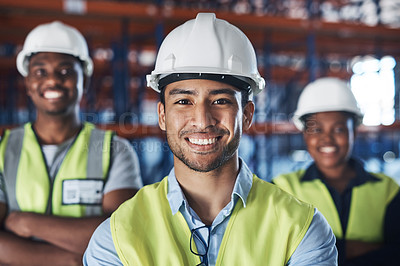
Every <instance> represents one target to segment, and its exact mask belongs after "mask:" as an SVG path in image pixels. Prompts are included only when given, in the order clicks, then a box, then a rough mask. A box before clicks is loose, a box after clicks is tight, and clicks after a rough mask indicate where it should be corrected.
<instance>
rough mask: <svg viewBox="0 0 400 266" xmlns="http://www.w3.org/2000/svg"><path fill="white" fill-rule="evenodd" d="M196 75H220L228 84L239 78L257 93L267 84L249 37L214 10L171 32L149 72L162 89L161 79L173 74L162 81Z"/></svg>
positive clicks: (149, 78)
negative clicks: (218, 15) (261, 73)
mask: <svg viewBox="0 0 400 266" xmlns="http://www.w3.org/2000/svg"><path fill="white" fill-rule="evenodd" d="M172 74H176V75H172ZM180 74H183V75H180ZM190 74H195V75H190ZM196 75H197V78H205V79H209V78H210V79H215V80H217V77H218V78H219V79H222V80H220V81H221V82H225V83H229V81H228V80H227V79H230V81H232V79H235V78H236V80H239V83H240V81H242V82H243V81H244V82H245V84H246V87H248V89H249V92H250V93H254V94H257V93H259V92H260V91H261V90H263V89H264V87H265V81H264V79H263V78H262V77H261V76H260V74H259V73H258V69H257V59H256V53H255V51H254V48H253V46H252V44H251V42H250V41H249V39H248V38H247V37H246V35H245V34H244V33H243V32H242V31H241V30H240V29H238V28H237V27H235V26H234V25H232V24H230V23H228V22H227V21H225V20H222V19H217V18H216V17H215V14H214V13H199V14H198V15H197V17H196V19H192V20H189V21H187V22H186V23H184V24H182V25H180V26H178V27H177V28H175V29H174V30H173V31H171V32H170V33H169V34H168V35H167V37H166V38H165V39H164V41H163V43H162V44H161V47H160V49H159V51H158V55H157V59H156V64H155V69H154V70H153V71H152V72H151V74H149V75H147V85H148V86H149V87H151V88H153V89H154V90H155V91H157V92H160V90H161V89H162V87H163V86H162V84H161V85H160V84H159V82H160V80H162V79H163V78H165V77H168V76H170V77H169V81H168V82H161V83H164V85H167V84H168V83H171V82H173V81H177V80H181V79H191V78H196ZM171 76H174V77H172V79H171ZM229 84H230V83H229Z"/></svg>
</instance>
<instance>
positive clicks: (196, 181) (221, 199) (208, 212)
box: [174, 156, 239, 225]
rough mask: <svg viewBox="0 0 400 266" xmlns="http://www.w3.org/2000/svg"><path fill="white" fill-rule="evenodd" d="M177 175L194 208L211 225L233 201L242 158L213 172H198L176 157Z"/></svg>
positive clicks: (235, 158)
mask: <svg viewBox="0 0 400 266" xmlns="http://www.w3.org/2000/svg"><path fill="white" fill-rule="evenodd" d="M174 169H175V176H176V179H177V181H178V182H179V185H180V186H181V188H182V190H183V193H184V194H185V197H186V198H187V200H188V202H189V205H190V207H191V208H192V209H193V210H194V211H195V212H196V214H197V215H198V216H199V217H200V219H201V220H202V221H203V223H205V224H206V225H211V224H212V222H213V221H214V219H215V217H216V216H217V215H218V213H219V212H220V211H221V210H222V209H223V208H224V207H225V206H226V205H227V204H228V203H229V202H230V200H231V194H232V191H233V187H234V185H235V181H236V178H237V175H238V173H239V159H238V157H237V156H234V157H233V158H231V159H230V160H229V161H228V162H227V163H225V164H224V165H223V166H220V167H219V168H217V169H215V170H212V171H210V172H197V171H194V170H192V169H190V168H188V167H187V166H186V165H184V164H183V163H182V162H181V161H180V160H179V159H177V158H174Z"/></svg>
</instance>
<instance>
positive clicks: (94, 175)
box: [0, 123, 112, 217]
mask: <svg viewBox="0 0 400 266" xmlns="http://www.w3.org/2000/svg"><path fill="white" fill-rule="evenodd" d="M111 139H112V132H111V131H103V130H99V129H96V128H95V127H94V125H93V124H90V123H84V126H83V128H82V130H81V131H80V132H79V134H78V136H77V137H76V139H75V140H74V142H73V143H72V145H71V147H70V148H69V150H68V152H67V154H66V155H65V158H64V160H63V162H62V163H61V165H60V167H59V169H58V172H57V175H56V177H55V178H54V182H52V181H51V178H50V177H49V174H48V170H47V166H46V163H45V159H44V156H43V153H42V150H41V147H40V144H39V142H38V140H37V137H36V135H35V133H34V131H33V129H32V125H31V124H30V123H27V124H25V125H24V126H23V127H19V128H16V129H12V130H7V131H6V132H5V134H4V137H3V139H2V141H1V143H0V171H1V172H2V173H3V176H4V181H5V186H6V192H7V201H8V202H7V203H8V206H9V210H20V211H30V212H36V213H43V214H44V213H47V214H54V215H60V216H70V217H82V216H86V215H87V214H93V213H98V212H100V214H101V197H102V190H103V187H104V182H105V179H106V176H107V174H108V168H109V164H110V154H111V153H110V151H111ZM93 186H94V187H96V188H99V190H97V189H93ZM85 192H87V193H91V194H93V193H100V194H99V195H97V194H94V197H93V198H95V199H94V201H93V199H87V198H85V197H86V196H88V195H84V193H85ZM92 196H93V195H92ZM98 199H100V202H99V200H98ZM91 200H92V201H91Z"/></svg>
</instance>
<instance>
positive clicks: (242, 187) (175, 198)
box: [167, 158, 253, 215]
mask: <svg viewBox="0 0 400 266" xmlns="http://www.w3.org/2000/svg"><path fill="white" fill-rule="evenodd" d="M239 165H240V170H239V174H238V176H237V178H236V181H235V185H234V187H233V191H232V194H231V201H233V202H235V203H236V201H237V199H241V200H242V202H243V206H244V207H246V201H247V196H248V195H249V192H250V189H251V186H252V184H253V173H252V172H251V171H250V169H249V168H248V167H247V165H246V163H245V162H243V160H242V159H240V158H239ZM167 199H168V202H169V205H170V207H171V211H172V215H175V214H176V213H177V212H178V211H179V208H181V206H184V207H185V208H187V206H188V205H189V204H188V203H187V200H186V198H185V195H184V194H183V191H182V189H181V187H180V186H179V183H178V181H177V180H176V176H175V170H174V168H172V169H171V171H170V172H169V174H168V193H167Z"/></svg>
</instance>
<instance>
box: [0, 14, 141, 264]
mask: <svg viewBox="0 0 400 266" xmlns="http://www.w3.org/2000/svg"><path fill="white" fill-rule="evenodd" d="M17 67H18V71H19V72H20V73H21V75H22V76H24V77H25V85H26V92H27V94H28V96H29V97H30V99H31V100H32V102H33V104H34V105H35V107H36V120H35V121H34V122H32V123H27V124H25V125H23V126H21V127H19V128H16V129H12V130H7V131H5V133H4V136H3V138H2V140H1V143H0V222H1V224H2V230H0V264H2V265H3V264H7V265H8V264H12V265H79V264H81V260H82V255H83V252H84V250H85V248H86V246H87V244H88V242H89V239H90V236H91V234H92V233H93V231H94V229H95V228H96V227H97V226H98V225H99V224H100V223H101V222H102V221H103V220H104V219H105V218H106V217H107V216H109V215H110V214H111V213H112V212H113V211H114V210H115V209H117V207H118V206H119V205H120V204H121V203H122V202H124V201H125V200H127V199H129V198H130V197H132V196H133V195H134V194H135V193H136V192H137V190H138V189H140V188H141V186H142V180H141V177H140V170H139V163H138V158H137V156H136V154H135V152H134V151H133V149H132V147H131V146H130V144H129V142H127V141H126V140H124V139H121V138H119V137H117V136H115V135H114V134H113V133H112V132H110V131H103V130H99V129H96V128H95V126H94V125H93V124H90V123H86V122H82V121H81V119H80V116H79V115H80V108H79V104H80V101H81V99H82V95H83V93H84V91H85V90H86V89H87V85H88V84H89V79H90V76H91V75H92V73H93V63H92V60H91V58H90V57H89V52H88V47H87V44H86V41H85V39H84V37H83V36H82V35H81V33H80V32H79V31H77V30H76V29H75V28H73V27H70V26H68V25H65V24H63V23H61V22H58V21H55V22H52V23H48V24H43V25H39V26H38V27H36V28H35V29H33V30H32V31H31V32H30V33H29V35H28V36H27V38H26V40H25V43H24V46H23V49H22V51H21V52H20V53H19V54H18V57H17Z"/></svg>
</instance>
